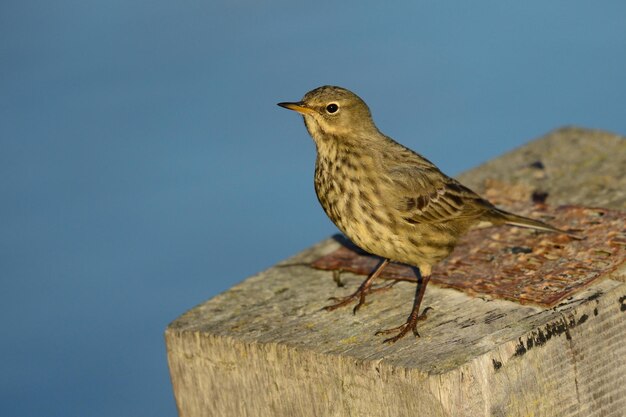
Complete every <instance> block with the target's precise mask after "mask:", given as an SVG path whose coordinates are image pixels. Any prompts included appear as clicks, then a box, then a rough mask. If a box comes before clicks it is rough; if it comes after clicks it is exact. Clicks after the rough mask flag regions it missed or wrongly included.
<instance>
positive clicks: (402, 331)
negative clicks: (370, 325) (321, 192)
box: [375, 307, 432, 343]
mask: <svg viewBox="0 0 626 417" xmlns="http://www.w3.org/2000/svg"><path fill="white" fill-rule="evenodd" d="M428 310H432V307H426V308H425V309H424V311H422V314H419V315H418V314H413V313H411V315H410V316H409V318H408V319H407V320H406V322H405V323H403V324H401V325H400V326H397V327H392V328H391V329H384V330H379V331H377V332H376V333H375V334H376V335H379V334H389V333H394V332H398V334H397V335H395V336H393V337H390V338H388V339H385V340H384V341H383V343H396V342H397V341H398V340H400V339H402V338H403V337H404V336H406V334H407V333H408V332H409V331H412V332H413V334H414V335H415V336H417V337H420V334H419V333H418V332H417V322H418V321H422V320H426V318H427V317H428V316H427V314H426V312H427V311H428Z"/></svg>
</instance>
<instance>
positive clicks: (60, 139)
mask: <svg viewBox="0 0 626 417" xmlns="http://www.w3.org/2000/svg"><path fill="white" fill-rule="evenodd" d="M261 3H265V4H261ZM0 75H1V78H0V170H1V171H0V174H1V175H0V193H1V195H2V204H0V222H1V223H0V226H1V230H2V232H1V234H0V245H1V252H0V267H1V276H0V279H1V281H0V295H1V297H2V302H1V303H0V314H1V315H2V320H3V329H4V330H3V332H2V336H1V343H0V357H2V362H3V363H2V365H1V370H2V378H0V414H1V415H4V416H22V417H24V416H44V415H45V416H69V415H76V416H78V415H81V416H116V417H120V416H174V415H176V408H175V404H174V399H173V395H172V392H171V386H170V382H169V376H168V370H167V362H166V355H165V347H164V343H163V336H162V334H163V330H164V329H165V326H166V325H167V324H168V322H170V321H171V320H173V319H174V318H176V317H177V316H178V315H179V314H181V313H183V312H184V311H185V310H187V309H189V308H191V307H192V306H194V305H195V304H198V303H201V302H202V301H204V300H206V299H208V298H210V297H212V296H213V295H215V294H217V293H218V292H220V291H223V290H225V289H227V288H228V287H230V286H231V285H233V284H234V283H236V282H238V281H240V280H242V279H244V278H245V277H246V276H249V275H251V274H253V273H255V272H258V271H259V270H262V269H264V268H267V267H269V266H270V265H272V264H274V263H275V262H277V261H279V260H281V259H283V258H285V257H287V256H289V255H292V254H294V253H296V252H298V251H300V250H302V249H304V248H306V247H307V246H309V245H311V244H313V243H315V242H317V241H319V240H320V239H322V238H324V237H327V236H328V235H331V234H332V233H334V232H335V228H334V226H333V225H332V224H331V223H330V222H329V221H328V220H327V219H326V217H325V215H324V214H323V212H322V210H321V209H320V208H319V207H318V203H317V201H316V198H315V195H314V192H313V164H314V157H315V156H314V146H313V143H312V141H311V140H310V138H309V137H308V135H307V133H306V131H305V128H304V126H303V124H302V120H301V118H300V117H298V116H297V115H296V114H294V113H291V112H288V111H286V110H284V109H281V108H279V107H277V106H276V105H275V103H277V102H279V101H289V100H298V99H300V98H301V97H302V95H303V94H304V93H305V92H306V91H308V90H310V89H312V88H314V87H317V86H319V85H322V84H336V85H341V86H344V87H347V88H349V89H352V90H353V91H355V92H356V93H357V94H359V95H360V96H361V97H363V98H364V99H365V100H366V101H367V102H368V103H369V105H370V107H371V108H372V111H373V114H374V118H375V120H376V122H377V124H378V126H379V127H380V128H381V130H382V131H383V132H385V133H387V134H388V135H390V136H392V137H395V138H396V139H397V140H399V141H400V142H402V143H404V144H405V145H407V146H409V147H411V148H413V149H415V150H417V151H419V152H421V153H423V154H424V155H426V156H427V157H428V158H430V159H431V160H433V161H434V162H435V163H437V164H439V165H440V166H441V167H442V169H443V170H444V171H446V172H448V173H449V174H457V173H459V172H461V171H463V170H465V169H468V168H470V167H473V166H475V165H477V164H479V163H480V162H483V161H485V160H488V159H490V158H493V157H495V156H497V155H499V154H501V153H503V152H505V151H508V150H510V149H512V148H514V147H517V146H519V145H521V144H522V143H524V142H526V141H528V140H529V139H531V138H534V137H537V136H540V135H542V134H544V133H546V132H547V131H549V130H552V129H554V128H557V127H559V126H562V125H566V124H576V125H582V126H586V127H592V128H602V129H606V130H610V131H613V132H617V133H622V134H624V133H626V2H624V1H621V0H615V1H605V2H596V3H593V2H581V1H573V2H572V1H553V2H543V1H528V2H522V3H520V2H496V1H476V2H456V3H455V4H453V5H452V4H443V2H426V1H412V2H404V3H402V4H400V3H395V4H393V5H392V4H389V5H383V3H382V2H371V3H369V4H368V3H367V2H362V1H358V2H357V1H349V2H342V3H339V2H328V1H323V0H320V1H314V2H303V3H296V2H293V1H290V2H288V1H275V2H269V3H268V2H253V1H236V0H235V1H228V2H226V1H216V0H213V1H211V2H207V1H184V2H171V1H162V0H158V1H154V0H152V1H145V0H123V1H122V0H109V1H106V2H103V1H102V2H94V1H69V0H58V1H30V0H25V1H19V2H17V1H14V2H2V4H1V5H0Z"/></svg>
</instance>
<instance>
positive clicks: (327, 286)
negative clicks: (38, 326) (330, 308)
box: [165, 129, 626, 417]
mask: <svg viewBox="0 0 626 417" xmlns="http://www.w3.org/2000/svg"><path fill="white" fill-rule="evenodd" d="M538 160H540V161H541V163H542V164H543V166H544V167H545V169H544V170H542V171H544V172H543V174H542V175H541V176H540V175H536V174H537V173H536V172H535V171H534V168H532V167H529V164H531V163H533V162H536V161H538ZM625 167H626V140H624V139H623V138H620V137H618V136H615V135H610V134H607V133H602V132H596V131H589V130H584V129H563V130H559V131H556V132H553V133H552V134H550V135H548V136H546V137H544V138H542V139H539V140H537V141H534V142H532V143H530V144H529V145H526V146H524V147H522V148H520V149H518V150H516V151H514V152H511V153H509V154H507V155H504V156H502V157H500V158H498V159H496V160H494V161H491V162H489V163H487V164H485V165H483V166H481V167H479V168H476V169H474V170H472V171H470V172H468V173H466V174H464V175H462V176H461V178H462V181H464V182H465V183H467V184H468V185H471V186H472V187H473V188H475V189H477V190H478V191H481V190H482V187H483V185H484V183H485V181H486V180H487V179H488V178H498V179H499V180H501V181H505V182H512V183H518V182H524V183H531V184H532V185H533V186H534V187H539V188H540V189H542V190H545V191H547V192H549V199H550V200H549V201H550V202H551V203H552V204H563V203H578V204H585V205H591V206H605V207H610V208H618V209H624V208H625V206H626V176H625V175H624V170H625ZM336 247H337V242H335V241H334V240H332V239H329V240H326V241H324V242H321V243H319V244H318V245H316V246H314V247H313V248H310V249H308V250H306V251H304V252H302V253H300V254H298V255H296V256H294V257H293V258H290V259H288V260H286V261H284V262H281V263H279V264H278V265H276V266H275V267H273V268H271V269H269V270H267V271H264V272H262V273H260V274H258V275H255V276H253V277H250V278H248V279H246V280H245V281H244V282H242V283H240V284H238V285H236V286H234V287H233V288H231V289H230V290H228V291H226V292H224V293H222V294H220V295H218V296H216V297H215V298H213V299H211V300H209V301H207V302H205V303H204V304H202V305H200V306H197V307H195V308H193V309H192V310H190V311H189V312H187V313H185V314H184V315H182V316H181V317H180V318H178V319H177V320H175V321H174V322H173V323H171V324H170V325H169V327H168V328H167V330H166V334H165V338H166V344H167V353H168V360H169V365H170V372H171V377H172V385H173V388H174V393H175V396H176V401H177V404H178V410H179V413H180V415H181V416H183V417H192V416H194V417H195V416H255V417H258V416H429V417H430V416H442V417H443V416H445V417H450V416H526V415H533V416H581V417H582V416H623V415H626V411H625V410H626V360H625V358H626V283H625V281H626V271H625V268H623V267H622V268H621V269H619V270H618V271H617V272H615V273H614V274H612V275H611V276H610V277H607V278H605V279H602V280H599V281H597V282H596V283H594V284H593V285H591V286H590V287H588V288H586V289H584V290H582V291H580V292H578V293H577V294H575V295H574V296H573V297H571V298H570V299H567V300H565V301H564V302H561V303H560V304H559V305H557V306H556V307H553V308H539V307H533V306H524V305H520V304H518V303H515V302H510V301H503V300H493V299H483V298H476V297H470V296H468V295H466V294H464V293H461V292H459V291H456V290H452V289H446V288H440V287H437V286H434V285H432V286H429V288H428V291H427V292H426V296H425V299H424V305H425V306H431V307H433V308H434V311H432V312H431V313H429V318H428V320H426V321H424V322H421V323H420V326H419V329H420V333H421V335H422V337H421V338H419V339H415V338H412V337H406V338H405V339H402V340H400V341H399V342H397V343H396V344H394V345H385V344H382V343H381V338H380V337H376V336H374V335H373V333H374V332H375V331H376V330H378V329H381V328H385V327H390V326H395V325H397V324H398V323H401V322H403V321H404V319H405V318H406V314H407V312H408V308H409V306H410V305H411V302H412V297H413V292H414V287H413V285H412V284H410V283H400V284H398V285H396V286H395V287H394V288H393V290H391V291H387V292H384V293H381V294H375V295H374V296H371V297H370V298H369V299H368V304H367V305H366V306H364V307H363V308H362V309H361V310H360V311H359V312H358V314H357V315H353V314H352V312H351V310H350V308H346V309H342V310H339V311H336V312H333V313H328V312H325V311H320V309H321V308H322V307H323V306H324V305H326V303H327V298H328V297H329V296H341V295H344V294H347V293H349V292H351V291H353V290H354V289H355V288H356V286H357V285H358V283H359V282H360V280H361V279H362V277H360V276H355V275H351V274H345V275H343V276H342V280H343V281H344V282H345V283H346V287H345V288H338V287H337V285H336V283H335V282H334V281H333V279H332V273H331V272H327V271H320V270H314V269H312V268H310V267H309V265H308V264H309V263H310V262H311V261H313V260H314V259H317V258H318V257H319V256H320V255H322V254H326V253H329V252H330V251H332V250H334V249H335V248H336Z"/></svg>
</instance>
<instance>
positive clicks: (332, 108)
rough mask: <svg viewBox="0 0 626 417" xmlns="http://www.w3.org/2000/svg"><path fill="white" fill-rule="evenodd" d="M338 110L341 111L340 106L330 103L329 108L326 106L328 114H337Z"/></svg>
mask: <svg viewBox="0 0 626 417" xmlns="http://www.w3.org/2000/svg"><path fill="white" fill-rule="evenodd" d="M337 110H339V106H338V105H336V104H335V103H330V104H329V105H328V106H326V111H327V112H328V113H335V112H336V111H337Z"/></svg>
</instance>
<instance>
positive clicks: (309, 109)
mask: <svg viewBox="0 0 626 417" xmlns="http://www.w3.org/2000/svg"><path fill="white" fill-rule="evenodd" d="M278 105H279V106H281V107H284V108H286V109H289V110H294V111H297V112H298V113H300V114H302V116H303V117H304V123H305V125H306V127H307V130H308V131H309V133H310V134H311V136H312V137H313V139H314V140H315V141H316V142H318V143H320V142H323V141H326V140H332V139H333V138H335V139H336V138H343V139H344V140H345V139H350V138H358V137H361V138H362V137H368V136H370V135H371V134H372V133H378V129H377V128H376V126H375V125H374V122H373V121H372V116H371V114H370V110H369V108H368V107H367V104H365V102H364V101H363V100H361V98H360V97H359V96H357V95H356V94H354V93H353V92H351V91H349V90H346V89H345V88H341V87H335V86H329V85H326V86H323V87H318V88H316V89H315V90H311V91H309V92H308V93H306V94H305V95H304V97H303V98H302V100H301V101H298V102H285V103H278Z"/></svg>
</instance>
